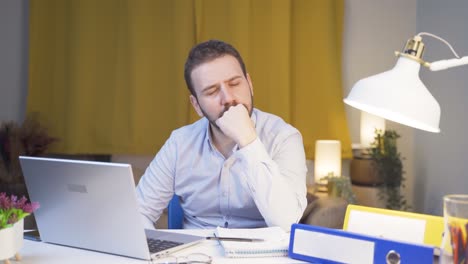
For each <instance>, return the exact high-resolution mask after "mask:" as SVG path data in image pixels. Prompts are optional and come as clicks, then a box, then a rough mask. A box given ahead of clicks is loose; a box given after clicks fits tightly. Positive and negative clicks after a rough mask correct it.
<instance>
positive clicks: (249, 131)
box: [216, 104, 257, 148]
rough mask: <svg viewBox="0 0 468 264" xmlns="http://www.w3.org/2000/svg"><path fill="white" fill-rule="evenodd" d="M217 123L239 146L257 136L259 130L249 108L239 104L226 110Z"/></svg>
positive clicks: (244, 144) (246, 143)
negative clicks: (256, 128) (256, 129)
mask: <svg viewBox="0 0 468 264" xmlns="http://www.w3.org/2000/svg"><path fill="white" fill-rule="evenodd" d="M216 125H218V127H219V128H220V129H221V131H222V132H223V133H224V134H225V135H226V136H228V137H230V138H231V139H232V140H234V141H235V142H236V143H237V145H238V146H239V148H242V147H244V146H246V145H248V144H250V143H251V142H252V141H254V140H255V139H256V138H257V132H256V131H255V127H254V124H253V121H252V119H250V116H249V112H248V111H247V108H246V107H245V106H244V105H242V104H238V105H236V106H231V107H229V109H228V110H227V111H226V112H224V114H223V116H221V117H220V118H218V120H216Z"/></svg>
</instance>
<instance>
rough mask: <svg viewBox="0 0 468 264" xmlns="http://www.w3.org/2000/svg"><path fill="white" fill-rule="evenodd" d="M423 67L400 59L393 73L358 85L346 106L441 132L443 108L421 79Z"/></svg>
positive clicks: (387, 72) (378, 76) (375, 77)
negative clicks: (420, 71) (440, 122)
mask: <svg viewBox="0 0 468 264" xmlns="http://www.w3.org/2000/svg"><path fill="white" fill-rule="evenodd" d="M420 67H421V65H420V64H419V63H418V62H416V61H414V60H411V59H408V58H405V57H400V58H398V61H397V63H396V65H395V67H394V68H393V69H391V70H389V71H386V72H383V73H380V74H377V75H374V76H371V77H368V78H365V79H362V80H360V81H358V82H357V83H356V84H355V85H354V87H353V88H352V89H351V92H350V93H349V95H348V97H347V98H346V99H344V102H345V103H346V104H348V105H350V106H352V107H355V108H357V109H360V110H362V111H365V112H368V113H371V114H374V115H377V116H380V117H383V118H385V119H388V120H391V121H394V122H397V123H401V124H404V125H407V126H411V127H414V128H418V129H422V130H426V131H429V132H440V129H439V120H440V106H439V103H437V101H436V100H435V99H434V97H433V96H432V94H431V93H430V92H429V91H428V90H427V88H426V86H425V85H424V84H423V83H422V81H421V79H420V78H419V69H420Z"/></svg>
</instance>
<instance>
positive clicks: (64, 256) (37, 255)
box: [11, 230, 307, 264]
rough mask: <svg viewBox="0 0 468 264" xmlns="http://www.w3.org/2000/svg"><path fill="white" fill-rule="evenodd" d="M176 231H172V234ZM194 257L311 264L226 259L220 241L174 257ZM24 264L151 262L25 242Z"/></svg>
mask: <svg viewBox="0 0 468 264" xmlns="http://www.w3.org/2000/svg"><path fill="white" fill-rule="evenodd" d="M171 231H172V230H171ZM176 232H180V233H187V234H193V235H199V236H207V235H210V234H212V233H213V230H177V231H176ZM190 253H205V254H207V255H210V256H212V257H213V262H212V263H214V264H218V263H220V264H223V263H241V264H242V263H258V264H261V263H269V264H270V263H271V264H274V263H279V264H280V263H288V264H289V263H307V262H302V261H299V260H295V259H290V258H288V257H275V258H226V257H224V255H223V254H224V253H223V249H222V248H221V246H220V245H219V244H218V242H217V241H208V240H207V241H203V242H201V243H199V244H197V245H194V246H192V247H189V248H186V249H183V250H180V251H177V252H176V253H174V254H173V255H175V256H184V255H188V254H190ZM20 254H21V257H22V260H21V262H16V261H13V260H12V261H11V263H12V264H16V263H18V264H63V263H67V264H75V263H76V264H78V263H79V264H81V263H100V264H107V263H109V264H110V263H112V264H123V263H125V264H133V263H135V264H141V263H149V262H148V261H144V260H138V259H133V258H127V257H121V256H116V255H110V254H105V253H99V252H94V251H89V250H82V249H77V248H71V247H65V246H58V245H53V244H48V243H43V242H35V241H30V240H24V246H23V248H22V249H21V250H20Z"/></svg>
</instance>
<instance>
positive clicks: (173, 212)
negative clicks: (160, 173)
mask: <svg viewBox="0 0 468 264" xmlns="http://www.w3.org/2000/svg"><path fill="white" fill-rule="evenodd" d="M179 199H180V197H179V196H177V195H175V194H174V196H173V197H172V199H171V201H170V202H169V205H168V206H167V227H168V228H169V229H182V227H183V223H184V210H182V207H181V206H180V200H179Z"/></svg>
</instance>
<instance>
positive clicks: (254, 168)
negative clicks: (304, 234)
mask: <svg viewBox="0 0 468 264" xmlns="http://www.w3.org/2000/svg"><path fill="white" fill-rule="evenodd" d="M278 147H279V148H280V149H279V150H278V152H277V153H275V155H274V157H270V155H269V153H268V152H267V151H266V149H265V146H264V145H263V143H262V142H261V141H260V139H258V138H257V139H256V140H255V141H254V142H252V143H251V144H249V145H248V146H246V147H244V148H242V149H241V150H239V151H238V152H237V153H236V155H239V156H240V159H241V160H242V162H245V163H246V164H247V166H246V167H247V168H248V170H247V171H248V173H247V174H245V175H246V177H245V181H246V182H247V186H248V188H249V189H250V190H249V191H250V194H251V195H252V197H253V199H254V200H255V204H256V205H257V208H258V209H259V211H260V213H261V214H262V216H263V218H264V219H265V222H266V223H267V225H268V226H280V227H282V228H283V229H285V230H289V229H290V228H291V224H292V223H297V222H298V221H299V219H300V218H301V216H302V213H303V212H304V209H305V208H306V206H307V199H306V193H307V188H306V184H305V183H306V179H305V177H306V173H307V167H306V165H305V154H304V147H303V144H302V137H301V135H300V134H299V132H297V133H295V134H292V135H289V136H287V137H286V138H285V139H284V141H283V142H281V143H280V145H279V146H278Z"/></svg>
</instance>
